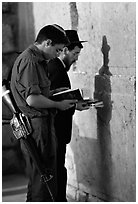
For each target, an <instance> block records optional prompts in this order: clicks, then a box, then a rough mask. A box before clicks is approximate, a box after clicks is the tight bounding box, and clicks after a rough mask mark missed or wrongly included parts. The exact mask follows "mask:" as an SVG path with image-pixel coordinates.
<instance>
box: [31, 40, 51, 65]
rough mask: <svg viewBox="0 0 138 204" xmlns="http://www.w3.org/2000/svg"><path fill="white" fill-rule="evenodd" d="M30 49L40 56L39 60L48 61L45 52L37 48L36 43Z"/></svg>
mask: <svg viewBox="0 0 138 204" xmlns="http://www.w3.org/2000/svg"><path fill="white" fill-rule="evenodd" d="M29 49H30V50H31V51H32V52H33V54H34V55H35V56H36V57H37V58H38V60H39V61H47V59H46V58H45V57H44V55H43V53H42V52H41V51H40V50H39V49H38V48H37V46H35V44H33V45H31V46H30V47H29Z"/></svg>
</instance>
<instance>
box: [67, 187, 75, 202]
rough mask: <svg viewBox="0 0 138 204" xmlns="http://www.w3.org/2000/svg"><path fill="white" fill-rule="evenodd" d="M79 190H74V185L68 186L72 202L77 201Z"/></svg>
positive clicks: (68, 193) (68, 194) (68, 195)
mask: <svg viewBox="0 0 138 204" xmlns="http://www.w3.org/2000/svg"><path fill="white" fill-rule="evenodd" d="M76 194H77V188H74V186H72V185H67V197H70V198H71V199H72V200H76Z"/></svg>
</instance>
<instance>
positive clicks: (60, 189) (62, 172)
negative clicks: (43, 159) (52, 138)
mask: <svg viewBox="0 0 138 204" xmlns="http://www.w3.org/2000/svg"><path fill="white" fill-rule="evenodd" d="M65 155H66V144H65V143H62V142H60V141H58V147H57V197H56V202H66V201H67V199H66V185H67V170H66V168H65Z"/></svg>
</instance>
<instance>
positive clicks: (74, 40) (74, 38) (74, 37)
mask: <svg viewBox="0 0 138 204" xmlns="http://www.w3.org/2000/svg"><path fill="white" fill-rule="evenodd" d="M65 32H66V35H67V37H68V39H69V41H70V44H81V43H84V42H87V41H85V40H79V36H78V33H77V31H76V30H65Z"/></svg>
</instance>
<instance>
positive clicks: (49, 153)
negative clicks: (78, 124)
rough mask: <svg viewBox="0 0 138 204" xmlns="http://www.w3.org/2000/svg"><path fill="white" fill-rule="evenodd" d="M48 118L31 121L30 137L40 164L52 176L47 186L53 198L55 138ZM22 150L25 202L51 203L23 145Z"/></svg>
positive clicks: (54, 190) (54, 193)
mask: <svg viewBox="0 0 138 204" xmlns="http://www.w3.org/2000/svg"><path fill="white" fill-rule="evenodd" d="M49 122H50V120H49V118H34V119H32V120H31V123H32V127H33V134H32V135H31V137H32V139H33V141H34V143H35V145H36V148H37V151H38V154H39V155H40V157H41V164H42V166H43V167H44V168H45V169H50V170H51V173H52V175H53V176H54V177H53V178H52V179H51V180H50V181H48V185H49V187H50V190H51V192H52V194H53V196H54V199H55V197H56V191H57V188H56V187H57V186H56V147H57V144H56V137H55V134H54V128H53V127H54V126H51V124H49ZM21 145H22V149H23V152H24V155H25V158H26V164H27V167H26V169H27V175H28V177H29V183H28V192H27V202H52V200H51V196H50V194H49V192H48V189H47V187H46V185H45V184H44V183H43V182H42V181H41V176H40V174H39V172H38V170H37V168H36V166H35V165H34V162H33V161H32V158H31V157H30V155H29V154H28V151H26V149H25V146H24V145H23V144H21Z"/></svg>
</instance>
